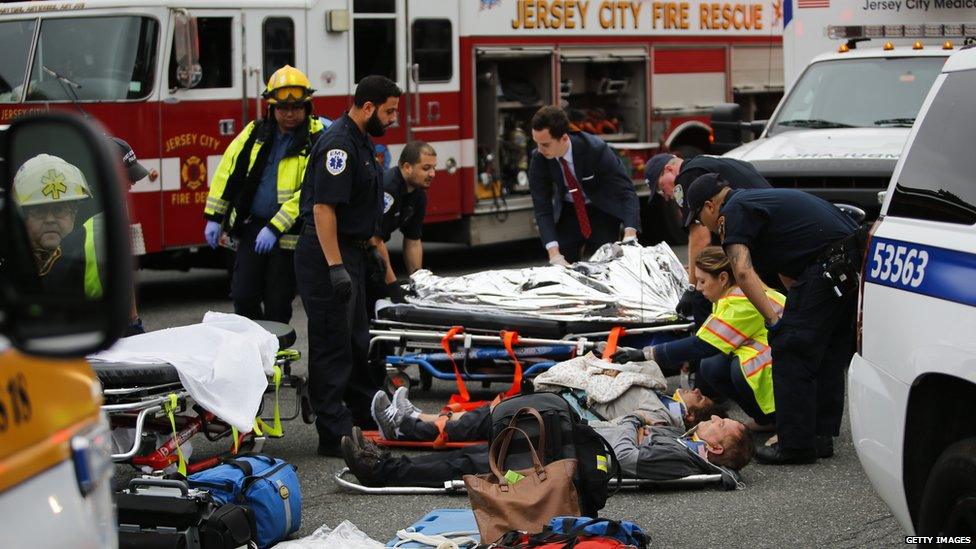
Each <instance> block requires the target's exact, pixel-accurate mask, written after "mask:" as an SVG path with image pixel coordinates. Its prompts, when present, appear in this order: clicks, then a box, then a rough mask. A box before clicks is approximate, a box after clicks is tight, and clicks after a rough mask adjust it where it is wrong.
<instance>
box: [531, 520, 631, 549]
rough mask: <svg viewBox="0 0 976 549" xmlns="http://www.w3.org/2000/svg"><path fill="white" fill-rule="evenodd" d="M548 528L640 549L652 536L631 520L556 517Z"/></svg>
mask: <svg viewBox="0 0 976 549" xmlns="http://www.w3.org/2000/svg"><path fill="white" fill-rule="evenodd" d="M546 530H547V531H549V532H552V533H555V534H565V535H571V536H601V537H607V538H613V539H615V540H617V541H619V542H621V543H625V544H627V545H633V546H634V547H638V548H640V549H644V548H646V547H647V544H648V543H649V542H650V538H649V537H648V536H647V534H645V533H644V530H641V527H640V526H638V525H636V524H634V523H633V522H630V521H629V520H621V521H616V520H610V519H605V518H589V517H556V518H554V519H552V520H551V521H549V526H547V527H546Z"/></svg>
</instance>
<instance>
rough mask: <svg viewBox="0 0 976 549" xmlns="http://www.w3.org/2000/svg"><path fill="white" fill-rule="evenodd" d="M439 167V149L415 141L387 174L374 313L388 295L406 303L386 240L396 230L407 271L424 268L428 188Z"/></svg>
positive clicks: (370, 285) (372, 299) (376, 262)
mask: <svg viewBox="0 0 976 549" xmlns="http://www.w3.org/2000/svg"><path fill="white" fill-rule="evenodd" d="M436 168H437V151H435V150H434V147H431V146H430V145H429V144H427V143H426V142H424V141H411V142H410V143H407V145H406V146H405V147H404V148H403V152H401V153H400V161H399V162H398V163H397V166H395V167H393V168H390V169H389V170H387V171H386V174H385V175H384V176H383V219H382V222H381V223H380V227H379V229H380V230H379V232H378V233H377V235H376V237H375V239H374V242H375V244H376V247H375V249H374V250H375V251H374V252H373V256H374V258H378V259H374V262H373V263H374V266H375V267H379V266H380V265H382V266H383V267H385V269H379V268H376V269H373V272H372V273H370V281H369V283H368V288H369V290H370V291H369V293H370V294H371V295H370V299H369V301H368V304H369V306H370V307H369V312H370V316H372V314H373V307H374V304H375V303H376V300H377V299H378V298H379V297H381V296H388V297H389V298H390V299H391V300H392V301H393V302H394V303H403V302H404V299H403V289H402V288H401V287H400V285H399V284H397V283H396V273H395V272H394V271H393V265H392V264H391V263H390V252H389V251H388V250H387V249H386V242H387V241H389V240H390V236H392V235H393V231H395V230H397V229H400V232H401V233H402V234H403V262H404V263H405V264H406V266H407V274H413V273H414V271H416V270H418V269H420V268H421V265H422V264H423V256H424V252H423V243H422V242H421V241H420V238H421V234H422V231H423V227H424V216H425V215H426V214H427V189H429V188H430V183H431V181H433V180H434V174H435V173H436Z"/></svg>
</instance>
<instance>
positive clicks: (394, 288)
mask: <svg viewBox="0 0 976 549" xmlns="http://www.w3.org/2000/svg"><path fill="white" fill-rule="evenodd" d="M386 292H387V294H389V296H390V301H392V302H394V303H406V302H407V299H406V297H407V294H406V292H404V291H403V286H401V285H400V283H399V282H391V283H389V284H387V285H386Z"/></svg>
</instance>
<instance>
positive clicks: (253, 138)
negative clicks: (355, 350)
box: [204, 65, 323, 323]
mask: <svg viewBox="0 0 976 549" xmlns="http://www.w3.org/2000/svg"><path fill="white" fill-rule="evenodd" d="M314 91H315V90H313V89H312V87H311V83H310V82H309V81H308V78H307V77H306V76H305V74H303V73H302V71H300V70H298V69H296V68H294V67H291V66H289V65H285V66H284V67H282V68H280V69H278V70H277V71H275V72H274V74H272V75H271V78H270V79H269V80H268V87H267V89H266V90H265V92H264V98H265V100H266V101H267V102H268V115H267V116H266V117H265V118H264V121H263V122H262V121H255V122H251V123H250V124H248V125H247V127H245V128H244V130H243V131H242V132H241V133H240V134H239V135H238V136H237V137H236V138H234V140H233V141H231V143H230V145H229V146H228V147H227V150H226V151H224V156H223V158H221V160H220V165H219V166H218V167H217V171H216V173H215V174H214V177H213V179H212V180H211V182H210V192H209V194H208V195H207V203H206V207H205V209H204V217H205V218H206V219H207V225H206V228H205V229H204V236H205V237H206V239H207V243H208V244H210V247H211V248H216V247H217V244H218V242H219V240H220V236H221V232H222V231H223V226H224V225H229V227H230V228H229V233H230V234H231V235H232V236H234V237H236V238H237V255H236V258H235V262H234V275H233V278H232V279H231V296H232V297H233V298H234V312H235V313H237V314H239V315H242V316H246V317H248V318H253V319H266V320H274V321H277V322H284V323H287V322H288V321H289V320H291V313H292V311H291V302H292V300H294V299H295V270H294V259H293V257H292V256H293V250H294V249H295V243H296V242H297V240H298V231H299V227H300V225H299V224H298V223H297V221H298V199H299V192H300V189H301V185H302V179H303V177H304V175H305V168H306V166H307V164H308V158H309V156H308V155H309V149H310V148H311V146H312V144H313V143H314V142H315V140H316V139H317V138H318V136H319V133H320V132H321V131H322V130H323V124H322V122H321V121H319V119H318V117H316V116H315V115H313V114H312V93H313V92H314ZM262 305H263V307H262Z"/></svg>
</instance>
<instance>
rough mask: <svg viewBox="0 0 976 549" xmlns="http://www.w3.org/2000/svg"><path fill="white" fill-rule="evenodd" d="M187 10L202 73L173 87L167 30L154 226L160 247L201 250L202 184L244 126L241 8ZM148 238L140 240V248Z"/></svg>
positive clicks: (170, 37)
mask: <svg viewBox="0 0 976 549" xmlns="http://www.w3.org/2000/svg"><path fill="white" fill-rule="evenodd" d="M188 11H189V13H190V14H191V15H193V16H195V17H196V19H197V35H198V37H199V41H200V67H201V68H202V69H203V76H202V78H201V80H200V83H199V84H197V86H196V87H194V88H191V89H186V88H179V87H177V86H176V84H175V76H174V75H175V68H174V67H171V63H173V61H172V59H171V57H172V56H173V54H174V52H173V30H172V25H171V26H170V30H169V31H168V33H169V34H168V35H167V36H165V41H164V42H163V44H164V46H165V50H164V51H165V57H164V65H163V67H164V68H165V67H168V68H169V70H168V73H167V72H163V76H162V78H161V79H160V80H161V81H162V82H161V83H160V86H161V89H160V97H162V98H163V100H162V101H161V102H160V108H159V110H160V130H161V131H160V149H159V150H160V156H159V157H160V170H159V171H160V174H159V175H160V182H161V191H162V193H161V194H160V197H161V201H162V204H161V205H160V206H161V208H160V210H161V212H162V223H161V224H160V226H159V228H158V230H159V231H161V239H162V247H163V248H164V249H166V248H182V247H186V246H199V245H202V244H204V239H203V226H204V218H203V215H202V212H203V208H204V205H205V204H206V201H207V191H208V189H209V187H210V181H211V180H212V178H213V174H214V172H215V171H216V169H217V165H218V164H219V163H220V157H221V155H222V154H223V152H224V149H226V148H227V145H228V144H230V142H231V140H233V139H234V136H236V135H237V134H238V133H240V132H241V130H242V129H243V128H244V125H245V124H246V121H245V120H244V119H243V112H244V105H245V95H244V76H243V74H242V73H243V71H242V67H243V64H242V62H243V60H242V59H241V58H242V55H241V51H242V48H243V28H242V25H241V19H242V15H241V10H239V9H238V10H229V9H227V10H224V9H200V10H188ZM171 80H173V83H171V82H170V81H171ZM250 106H251V109H252V111H251V112H252V113H253V104H252V105H250ZM147 156H148V155H147ZM147 230H148V229H147V227H145V226H144V227H143V231H147ZM151 236H152V235H145V238H146V241H147V243H148V242H149V241H150V240H151Z"/></svg>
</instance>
